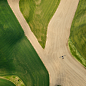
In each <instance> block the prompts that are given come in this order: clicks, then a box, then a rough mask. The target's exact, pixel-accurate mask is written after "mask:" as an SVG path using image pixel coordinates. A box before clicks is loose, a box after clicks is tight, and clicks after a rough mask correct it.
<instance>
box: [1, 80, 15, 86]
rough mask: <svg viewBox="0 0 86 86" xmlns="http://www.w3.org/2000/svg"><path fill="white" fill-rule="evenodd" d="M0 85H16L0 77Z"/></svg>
mask: <svg viewBox="0 0 86 86" xmlns="http://www.w3.org/2000/svg"><path fill="white" fill-rule="evenodd" d="M0 86H16V85H15V84H13V83H12V82H10V81H8V80H5V79H0Z"/></svg>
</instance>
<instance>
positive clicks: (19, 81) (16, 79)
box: [0, 75, 25, 86]
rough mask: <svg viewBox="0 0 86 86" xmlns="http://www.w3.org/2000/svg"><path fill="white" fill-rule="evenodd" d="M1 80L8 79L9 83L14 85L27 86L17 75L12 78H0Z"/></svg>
mask: <svg viewBox="0 0 86 86" xmlns="http://www.w3.org/2000/svg"><path fill="white" fill-rule="evenodd" d="M0 79H6V80H8V81H11V82H12V83H14V84H15V85H16V86H25V85H24V83H23V81H22V80H21V79H20V78H19V77H18V76H16V75H12V76H0Z"/></svg>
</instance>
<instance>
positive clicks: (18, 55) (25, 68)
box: [0, 0, 49, 86]
mask: <svg viewBox="0 0 86 86" xmlns="http://www.w3.org/2000/svg"><path fill="white" fill-rule="evenodd" d="M5 75H16V76H18V77H19V78H20V79H21V80H22V81H23V82H24V84H25V85H26V86H48V85H49V75H48V72H47V70H46V68H45V66H44V65H43V63H42V61H41V60H40V58H39V56H38V54H37V53H36V51H35V50H34V48H33V47H32V45H31V43H30V42H29V41H28V39H27V38H26V36H25V35H24V31H23V29H22V28H21V26H20V24H19V22H18V20H17V19H16V17H15V15H14V14H13V12H12V10H11V8H10V7H9V5H8V3H7V0H1V1H0V76H5Z"/></svg>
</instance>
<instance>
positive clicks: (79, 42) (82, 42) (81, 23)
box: [69, 0, 86, 66]
mask: <svg viewBox="0 0 86 86" xmlns="http://www.w3.org/2000/svg"><path fill="white" fill-rule="evenodd" d="M69 38H70V39H71V41H72V43H73V45H74V46H75V48H76V49H77V51H78V52H79V53H80V55H81V56H82V58H83V60H84V61H82V60H79V61H80V62H81V63H82V64H85V66H86V63H84V62H86V0H80V1H79V4H78V8H77V10H76V13H75V16H74V19H73V22H72V25H71V30H70V37H69ZM70 45H71V44H70V42H69V46H70ZM71 47H72V46H71ZM72 55H74V56H76V55H75V53H74V52H72ZM76 58H78V59H82V58H81V57H79V56H78V57H76Z"/></svg>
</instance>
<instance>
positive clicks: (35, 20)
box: [19, 0, 60, 48]
mask: <svg viewBox="0 0 86 86" xmlns="http://www.w3.org/2000/svg"><path fill="white" fill-rule="evenodd" d="M59 3H60V0H20V2H19V6H20V10H21V12H22V14H23V16H24V17H25V19H26V21H27V23H28V24H29V26H30V28H31V30H32V32H33V33H34V34H35V36H36V37H37V39H38V42H39V43H40V44H41V46H42V47H43V48H44V47H45V43H46V34H47V27H48V23H49V21H50V19H51V18H52V16H53V15H54V13H55V11H56V9H57V7H58V5H59Z"/></svg>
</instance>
